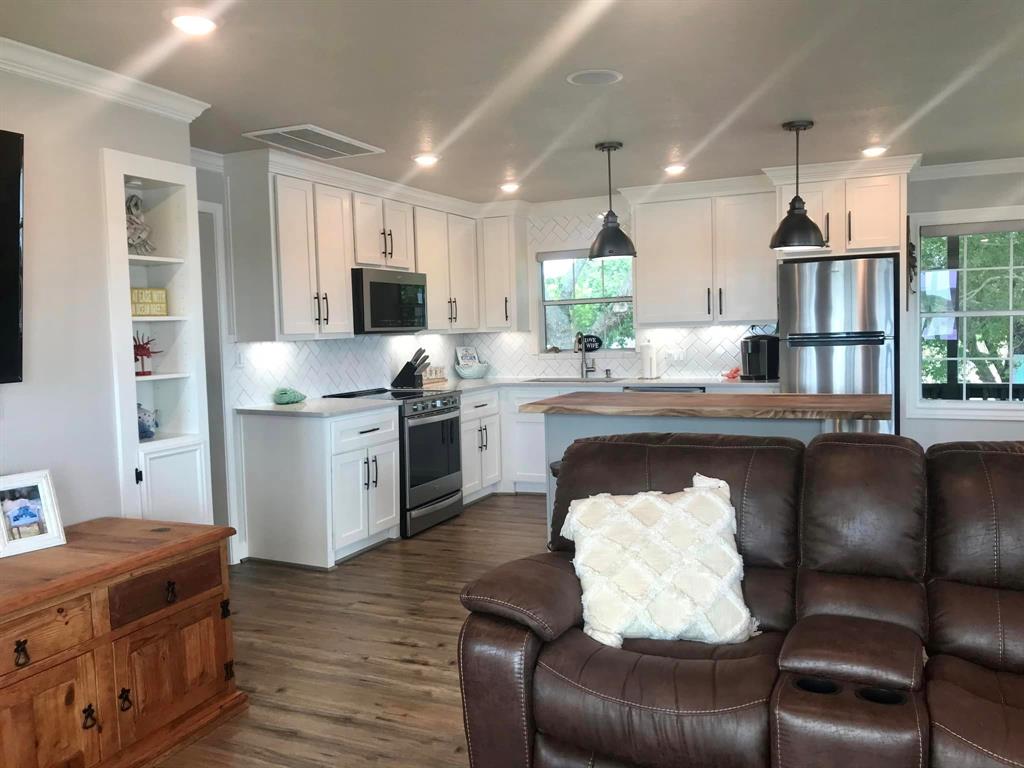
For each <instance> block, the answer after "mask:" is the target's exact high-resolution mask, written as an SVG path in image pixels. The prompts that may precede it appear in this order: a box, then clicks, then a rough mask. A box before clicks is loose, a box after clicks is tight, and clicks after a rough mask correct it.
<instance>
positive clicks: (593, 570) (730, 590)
mask: <svg viewBox="0 0 1024 768" xmlns="http://www.w3.org/2000/svg"><path fill="white" fill-rule="evenodd" d="M693 483H694V487H692V488H687V489H686V490H684V491H681V492H679V493H672V494H663V493H660V492H658V491H645V492H643V493H637V494H634V495H632V496H612V495H610V494H607V493H602V494H598V495H597V496H591V497H589V498H586V499H577V500H576V501H574V502H573V503H572V505H571V506H570V507H569V514H568V515H567V516H566V518H565V525H564V526H563V527H562V535H563V536H564V537H565V538H567V539H571V540H572V541H573V542H575V544H576V556H575V558H573V565H574V566H575V567H576V574H577V575H578V576H579V579H580V582H581V583H582V584H583V622H584V629H583V631H584V632H586V633H587V634H588V635H590V636H591V637H593V638H594V639H595V640H597V641H599V642H601V643H604V644H605V645H610V646H613V647H615V648H618V647H619V646H621V645H622V639H623V637H649V638H653V639H659V640H680V639H686V640H699V641H702V642H706V643H735V642H744V641H746V640H747V639H749V637H750V635H751V633H752V632H753V631H754V630H755V628H756V626H757V625H756V622H755V621H754V619H753V618H752V617H751V615H750V610H749V609H748V608H747V606H746V604H745V603H744V602H743V592H742V590H741V588H740V581H741V580H742V578H743V560H742V559H741V558H740V556H739V553H738V552H737V551H736V536H735V534H736V510H735V509H734V508H733V506H732V504H731V503H730V496H729V486H728V484H727V483H725V482H724V481H721V480H714V479H711V478H706V477H704V476H702V475H696V476H694V478H693Z"/></svg>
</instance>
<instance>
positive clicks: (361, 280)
mask: <svg viewBox="0 0 1024 768" xmlns="http://www.w3.org/2000/svg"><path fill="white" fill-rule="evenodd" d="M352 311H353V314H354V321H355V322H354V326H355V332H356V333H416V332H417V331H425V330H426V329H427V276H426V275H424V274H422V273H420V272H394V271H391V270H389V269H353V270H352Z"/></svg>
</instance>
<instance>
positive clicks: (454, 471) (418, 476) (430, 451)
mask: <svg viewBox="0 0 1024 768" xmlns="http://www.w3.org/2000/svg"><path fill="white" fill-rule="evenodd" d="M403 437H404V443H405V453H404V455H403V457H402V458H403V460H404V466H405V471H404V473H403V474H404V478H403V479H404V482H405V488H404V491H405V493H404V494H403V495H404V497H405V506H406V509H415V508H416V507H419V506H422V505H424V504H429V503H430V502H432V501H435V500H437V499H440V498H441V497H443V496H448V495H450V494H452V493H454V492H456V491H458V490H460V489H461V488H462V449H461V447H460V430H459V409H458V408H453V409H451V410H449V411H441V412H436V411H435V412H434V413H428V414H424V415H422V416H407V417H406V418H405V421H404V434H403Z"/></svg>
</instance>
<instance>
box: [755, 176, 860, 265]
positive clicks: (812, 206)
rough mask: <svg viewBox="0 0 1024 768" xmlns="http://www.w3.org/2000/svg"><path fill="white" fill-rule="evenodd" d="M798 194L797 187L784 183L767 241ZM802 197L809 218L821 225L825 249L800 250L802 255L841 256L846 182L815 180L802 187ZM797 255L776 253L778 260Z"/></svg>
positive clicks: (844, 233)
mask: <svg viewBox="0 0 1024 768" xmlns="http://www.w3.org/2000/svg"><path fill="white" fill-rule="evenodd" d="M795 194H796V185H795V184H783V185H782V186H781V187H779V189H778V196H777V202H778V209H777V212H776V220H775V221H774V222H772V227H771V229H770V230H769V231H768V239H769V240H770V239H771V236H772V233H773V232H774V231H775V228H776V227H777V226H778V224H779V222H780V221H782V219H783V217H785V215H786V212H787V211H788V210H789V201H790V200H792V199H793V195H795ZM800 197H802V198H803V201H804V207H805V208H806V209H807V216H808V218H810V220H811V221H813V222H814V223H815V224H817V225H818V229H820V230H821V234H822V236H823V237H824V238H825V247H824V248H818V249H815V250H812V251H801V252H800V253H799V255H800V256H805V255H807V256H811V255H814V254H829V253H837V254H838V253H842V252H843V249H844V247H845V242H846V215H845V210H846V207H845V206H846V203H845V191H844V187H843V181H842V180H841V179H839V180H835V181H812V182H809V183H807V182H805V183H803V184H801V185H800ZM793 255H794V254H792V253H789V254H787V253H785V252H784V251H776V252H775V256H776V258H781V257H789V258H792V256H793Z"/></svg>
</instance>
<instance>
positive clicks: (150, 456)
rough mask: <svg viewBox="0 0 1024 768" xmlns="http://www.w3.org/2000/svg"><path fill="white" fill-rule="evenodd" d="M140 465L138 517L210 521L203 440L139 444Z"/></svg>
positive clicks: (211, 505) (207, 471)
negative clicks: (165, 445)
mask: <svg viewBox="0 0 1024 768" xmlns="http://www.w3.org/2000/svg"><path fill="white" fill-rule="evenodd" d="M139 466H140V467H142V484H141V485H139V490H140V492H141V494H142V497H141V501H142V517H143V518H144V519H146V520H166V521H170V522H175V523H206V524H209V523H212V522H213V501H212V492H211V489H210V458H209V456H208V455H207V452H206V443H204V442H199V443H190V444H188V445H177V446H174V447H172V448H154V446H153V444H150V443H146V444H143V446H142V449H141V450H140V451H139Z"/></svg>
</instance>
